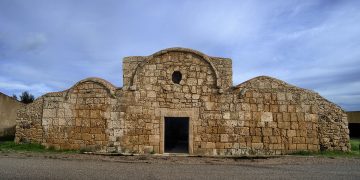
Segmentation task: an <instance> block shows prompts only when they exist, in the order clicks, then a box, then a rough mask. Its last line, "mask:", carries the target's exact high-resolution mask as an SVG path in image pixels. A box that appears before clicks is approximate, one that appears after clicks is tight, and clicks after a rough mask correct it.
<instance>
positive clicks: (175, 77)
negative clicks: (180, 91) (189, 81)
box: [172, 71, 182, 84]
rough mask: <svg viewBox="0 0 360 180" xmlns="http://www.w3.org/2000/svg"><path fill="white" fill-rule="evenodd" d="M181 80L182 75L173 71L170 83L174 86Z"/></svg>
mask: <svg viewBox="0 0 360 180" xmlns="http://www.w3.org/2000/svg"><path fill="white" fill-rule="evenodd" d="M181 78H182V74H181V72H180V71H174V72H173V74H172V81H173V82H174V83H175V84H180V81H181Z"/></svg>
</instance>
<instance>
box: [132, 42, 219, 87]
mask: <svg viewBox="0 0 360 180" xmlns="http://www.w3.org/2000/svg"><path fill="white" fill-rule="evenodd" d="M169 52H187V53H192V54H195V55H197V56H199V57H201V58H202V59H204V60H205V61H206V62H207V63H208V64H209V65H210V67H211V69H212V70H213V71H214V74H215V78H216V81H215V83H216V87H217V88H220V86H219V82H218V80H219V74H218V71H217V69H216V68H215V66H214V64H213V63H212V62H211V57H210V56H208V55H206V54H204V53H202V52H200V51H197V50H194V49H190V48H183V47H172V48H166V49H162V50H160V51H157V52H155V53H153V54H151V55H149V56H145V60H144V61H143V62H142V63H140V64H139V65H138V66H137V67H136V69H135V71H134V74H133V76H132V81H131V86H134V78H135V77H136V73H137V71H138V69H139V67H141V66H142V65H143V64H145V63H146V62H148V61H150V60H151V59H153V58H154V57H157V56H160V55H163V54H166V53H169Z"/></svg>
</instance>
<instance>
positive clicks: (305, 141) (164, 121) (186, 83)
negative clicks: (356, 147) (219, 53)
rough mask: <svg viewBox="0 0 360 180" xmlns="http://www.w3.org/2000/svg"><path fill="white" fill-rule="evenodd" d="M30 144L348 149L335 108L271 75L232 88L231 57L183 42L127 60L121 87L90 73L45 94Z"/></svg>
mask: <svg viewBox="0 0 360 180" xmlns="http://www.w3.org/2000/svg"><path fill="white" fill-rule="evenodd" d="M22 141H26V142H36V143H41V144H43V145H45V146H47V147H55V148H58V149H90V150H93V151H98V152H120V153H138V154H146V153H156V154H164V153H188V154H190V155H209V156H217V155H225V156H238V155H255V154H256V155H259V154H288V153H291V152H296V151H320V150H340V151H347V150H349V149H350V145H349V130H348V122H347V116H346V114H345V112H344V111H343V110H342V109H341V108H340V107H338V106H337V105H335V104H333V103H331V102H329V101H327V100H326V99H324V98H322V97H321V96H320V95H319V94H317V93H315V92H313V91H310V90H306V89H302V88H298V87H295V86H292V85H289V84H287V83H285V82H283V81H280V80H277V79H274V78H271V77H266V76H260V77H256V78H253V79H250V80H248V81H246V82H244V83H242V84H239V85H237V86H233V85H232V61H231V59H227V58H219V57H210V56H207V55H205V54H203V53H201V52H198V51H195V50H191V49H185V48H170V49H165V50H161V51H159V52H157V53H155V54H152V55H150V56H145V57H143V56H132V57H125V58H124V60H123V87H120V88H119V87H115V86H114V85H112V84H111V83H109V82H107V81H105V80H102V79H99V78H88V79H84V80H82V81H80V82H78V83H76V84H75V85H74V86H73V87H71V88H70V89H68V90H65V91H62V92H55V93H48V94H45V95H43V96H41V97H39V98H38V99H36V101H35V102H33V103H31V104H29V105H27V106H25V107H23V108H22V109H20V110H19V111H18V119H17V126H16V142H22Z"/></svg>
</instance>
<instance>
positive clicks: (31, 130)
mask: <svg viewBox="0 0 360 180" xmlns="http://www.w3.org/2000/svg"><path fill="white" fill-rule="evenodd" d="M43 104H44V99H43V98H42V97H40V98H38V99H36V100H35V101H34V102H32V103H31V104H28V105H25V106H23V107H21V108H20V109H19V110H18V112H17V119H16V133H15V142H32V143H42V139H43V134H44V131H43V127H42V113H43Z"/></svg>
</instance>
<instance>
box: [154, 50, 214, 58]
mask: <svg viewBox="0 0 360 180" xmlns="http://www.w3.org/2000/svg"><path fill="white" fill-rule="evenodd" d="M168 52H188V53H193V54H196V55H198V56H200V57H202V58H204V59H206V60H210V56H208V55H206V54H204V53H202V52H200V51H197V50H194V49H190V48H183V47H172V48H166V49H162V50H160V51H158V52H155V53H153V54H151V55H150V56H147V58H148V59H151V58H153V57H156V56H159V55H162V54H165V53H168Z"/></svg>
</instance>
